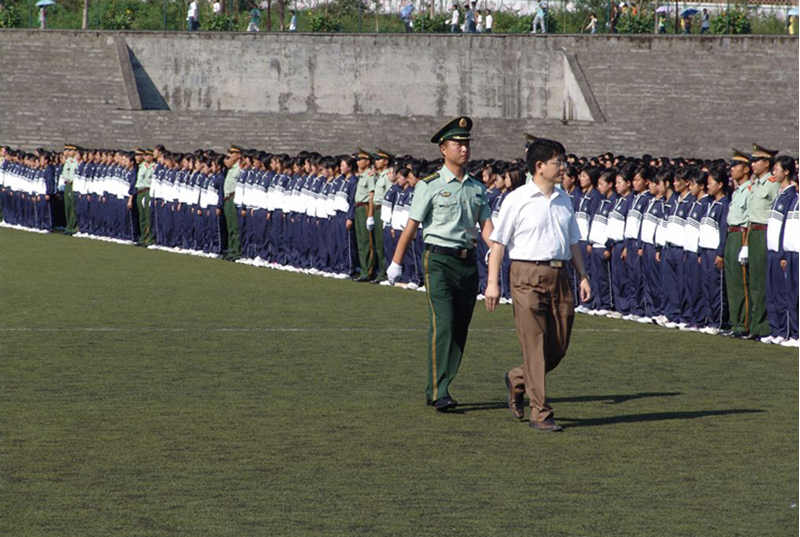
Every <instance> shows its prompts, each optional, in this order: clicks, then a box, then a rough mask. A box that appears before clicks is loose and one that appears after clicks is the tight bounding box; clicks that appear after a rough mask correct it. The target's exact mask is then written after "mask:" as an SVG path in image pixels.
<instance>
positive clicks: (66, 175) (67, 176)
mask: <svg viewBox="0 0 800 537" xmlns="http://www.w3.org/2000/svg"><path fill="white" fill-rule="evenodd" d="M77 169H78V161H77V160H76V159H74V158H73V157H70V158H68V159H67V160H65V161H64V167H63V168H62V169H61V181H62V182H65V183H71V182H72V181H73V179H75V170H77Z"/></svg>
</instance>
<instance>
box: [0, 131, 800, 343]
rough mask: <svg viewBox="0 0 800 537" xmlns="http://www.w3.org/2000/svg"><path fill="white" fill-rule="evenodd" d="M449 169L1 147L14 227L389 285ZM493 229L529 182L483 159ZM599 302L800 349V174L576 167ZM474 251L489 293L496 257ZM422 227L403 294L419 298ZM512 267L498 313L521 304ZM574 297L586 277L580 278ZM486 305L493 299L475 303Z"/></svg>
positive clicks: (781, 164) (620, 312)
mask: <svg viewBox="0 0 800 537" xmlns="http://www.w3.org/2000/svg"><path fill="white" fill-rule="evenodd" d="M441 166H442V161H441V160H434V161H427V160H424V159H418V158H414V157H412V156H408V155H407V156H395V155H392V154H391V153H389V152H387V151H383V150H381V149H376V150H375V151H374V152H370V151H366V150H363V149H359V150H358V151H356V152H355V153H353V154H346V155H335V156H333V155H330V156H326V155H321V154H319V153H315V152H301V153H299V154H298V155H294V156H291V155H287V154H272V153H268V152H265V151H260V150H255V149H243V148H240V147H237V146H232V147H231V148H230V149H229V151H228V152H227V153H226V154H220V153H217V152H214V151H211V150H198V151H195V152H192V153H180V152H172V151H168V150H166V148H164V147H163V146H158V147H156V148H155V149H154V150H149V149H141V148H140V149H137V150H135V151H116V150H109V149H88V148H80V147H76V146H73V145H67V146H65V149H64V151H63V152H49V151H45V150H43V149H39V150H37V151H35V152H33V153H26V152H23V151H18V150H12V149H11V148H8V147H6V148H3V149H2V150H1V151H0V210H2V221H3V225H4V226H6V227H17V228H24V229H28V230H36V231H40V232H50V231H53V230H55V229H63V230H64V233H65V234H68V235H76V236H79V237H91V238H99V239H103V240H108V241H116V242H123V243H130V244H138V245H140V246H145V247H149V248H153V249H162V250H168V251H174V252H180V253H189V254H194V255H206V256H213V257H222V258H224V259H226V260H230V261H236V262H239V263H245V264H251V265H256V266H266V267H270V268H276V269H282V270H289V271H293V272H303V273H307V274H315V275H323V276H326V277H331V278H339V279H346V278H351V279H353V280H355V281H360V282H373V283H378V284H382V285H389V282H388V281H387V280H386V268H387V260H391V259H392V256H393V253H394V249H395V246H396V243H397V239H398V238H399V237H400V234H401V233H402V231H403V229H405V227H406V225H407V223H408V214H409V209H410V206H411V203H412V202H413V196H414V187H415V185H416V184H417V183H418V181H420V180H425V179H426V177H428V176H430V175H431V174H434V173H436V172H437V171H438V170H439V169H441ZM467 171H468V172H469V173H470V174H471V175H473V176H474V177H476V178H478V179H480V180H481V181H482V182H483V184H484V185H485V186H486V188H487V199H488V201H489V204H490V206H491V208H492V211H493V216H494V217H496V216H497V215H498V214H499V211H500V209H501V207H502V204H503V200H504V199H505V197H506V196H507V194H508V193H509V192H511V191H512V190H514V189H515V188H517V187H518V186H520V185H522V184H525V182H526V181H528V180H529V178H530V176H529V174H528V171H527V169H526V167H525V163H524V160H523V159H518V160H513V161H502V160H491V159H489V160H477V161H472V162H469V163H468V166H467ZM561 186H562V188H563V189H564V190H565V191H566V192H567V193H568V194H569V195H570V197H571V199H572V200H573V208H574V211H575V214H576V217H577V221H578V224H579V229H580V233H581V243H580V245H581V252H582V254H583V256H584V261H585V265H586V266H587V267H588V273H589V277H590V283H591V287H592V296H591V299H590V300H589V301H588V302H586V303H580V302H579V301H578V300H577V297H578V293H577V292H576V293H574V295H575V297H576V304H575V306H576V309H577V311H578V312H581V313H585V314H589V315H597V316H606V317H610V318H619V319H625V320H629V321H634V322H640V323H657V324H659V325H661V326H665V327H668V328H676V329H681V330H686V331H698V332H703V333H707V334H722V335H727V336H731V337H738V338H743V339H757V340H759V341H762V342H764V343H775V344H781V345H784V346H797V341H798V320H797V314H798V296H799V295H800V291H798V270H799V267H800V265H799V264H798V247H799V246H800V244H798V242H800V240H799V239H800V229H798V225H800V223H799V222H798V193H797V163H796V161H795V160H794V159H793V158H791V157H785V156H778V155H777V152H776V151H771V150H768V149H765V148H762V147H760V146H758V145H754V147H753V151H752V154H745V153H742V152H739V151H734V154H733V157H732V158H731V159H730V160H721V159H720V160H702V159H685V158H667V157H652V156H650V155H644V156H643V157H641V158H633V157H625V156H622V155H614V154H612V153H606V154H604V155H599V156H596V157H578V156H576V155H567V157H566V165H565V168H564V169H563V182H562V185H561ZM476 247H477V249H478V254H479V255H478V260H479V272H480V274H481V291H483V289H485V285H486V263H487V259H486V256H487V255H488V250H489V248H488V246H487V245H486V244H483V243H482V242H478V243H477V244H476ZM423 248H424V244H423V242H422V234H421V232H418V233H417V237H416V240H415V241H414V243H413V244H412V246H411V247H410V248H409V249H408V251H407V253H406V257H405V259H404V262H403V271H404V272H403V275H402V277H401V278H399V280H398V282H397V283H396V284H395V285H397V286H398V287H402V288H406V289H412V290H413V289H417V290H423V291H424V285H423V282H424V280H423V270H422V263H421V256H422V251H423ZM510 262H511V260H510V259H505V260H504V261H503V269H502V272H501V287H502V293H503V298H502V300H501V301H502V302H504V303H509V302H510V300H511V298H510V292H509V285H508V270H509V267H510ZM572 279H573V282H574V283H575V285H576V286H577V279H576V278H575V277H574V276H573V277H572ZM479 298H481V297H480V296H479Z"/></svg>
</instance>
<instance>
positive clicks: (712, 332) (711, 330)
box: [700, 326, 719, 336]
mask: <svg viewBox="0 0 800 537" xmlns="http://www.w3.org/2000/svg"><path fill="white" fill-rule="evenodd" d="M700 332H702V333H703V334H708V335H710V336H716V335H717V334H719V328H712V327H710V326H706V327H705V328H701V329H700Z"/></svg>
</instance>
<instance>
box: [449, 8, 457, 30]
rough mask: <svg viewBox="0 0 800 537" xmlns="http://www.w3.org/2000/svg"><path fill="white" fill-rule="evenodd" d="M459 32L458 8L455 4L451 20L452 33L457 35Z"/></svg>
mask: <svg viewBox="0 0 800 537" xmlns="http://www.w3.org/2000/svg"><path fill="white" fill-rule="evenodd" d="M458 31H459V28H458V6H457V5H455V4H453V18H452V19H450V33H453V34H457V33H458Z"/></svg>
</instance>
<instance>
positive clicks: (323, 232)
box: [317, 176, 335, 272]
mask: <svg viewBox="0 0 800 537" xmlns="http://www.w3.org/2000/svg"><path fill="white" fill-rule="evenodd" d="M332 189H333V181H329V180H328V178H327V177H325V176H322V177H321V180H320V190H319V193H318V199H317V203H318V209H317V221H318V223H319V228H320V231H319V236H320V240H319V242H318V248H317V255H318V262H317V263H318V266H317V269H318V270H320V271H322V272H332V270H331V269H332V267H331V251H332V249H333V248H332V246H331V245H332V243H333V241H334V240H335V238H334V233H333V226H332V224H331V220H332V216H330V214H329V209H328V205H329V202H328V199H329V198H330V197H331V196H332V194H331V191H332Z"/></svg>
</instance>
